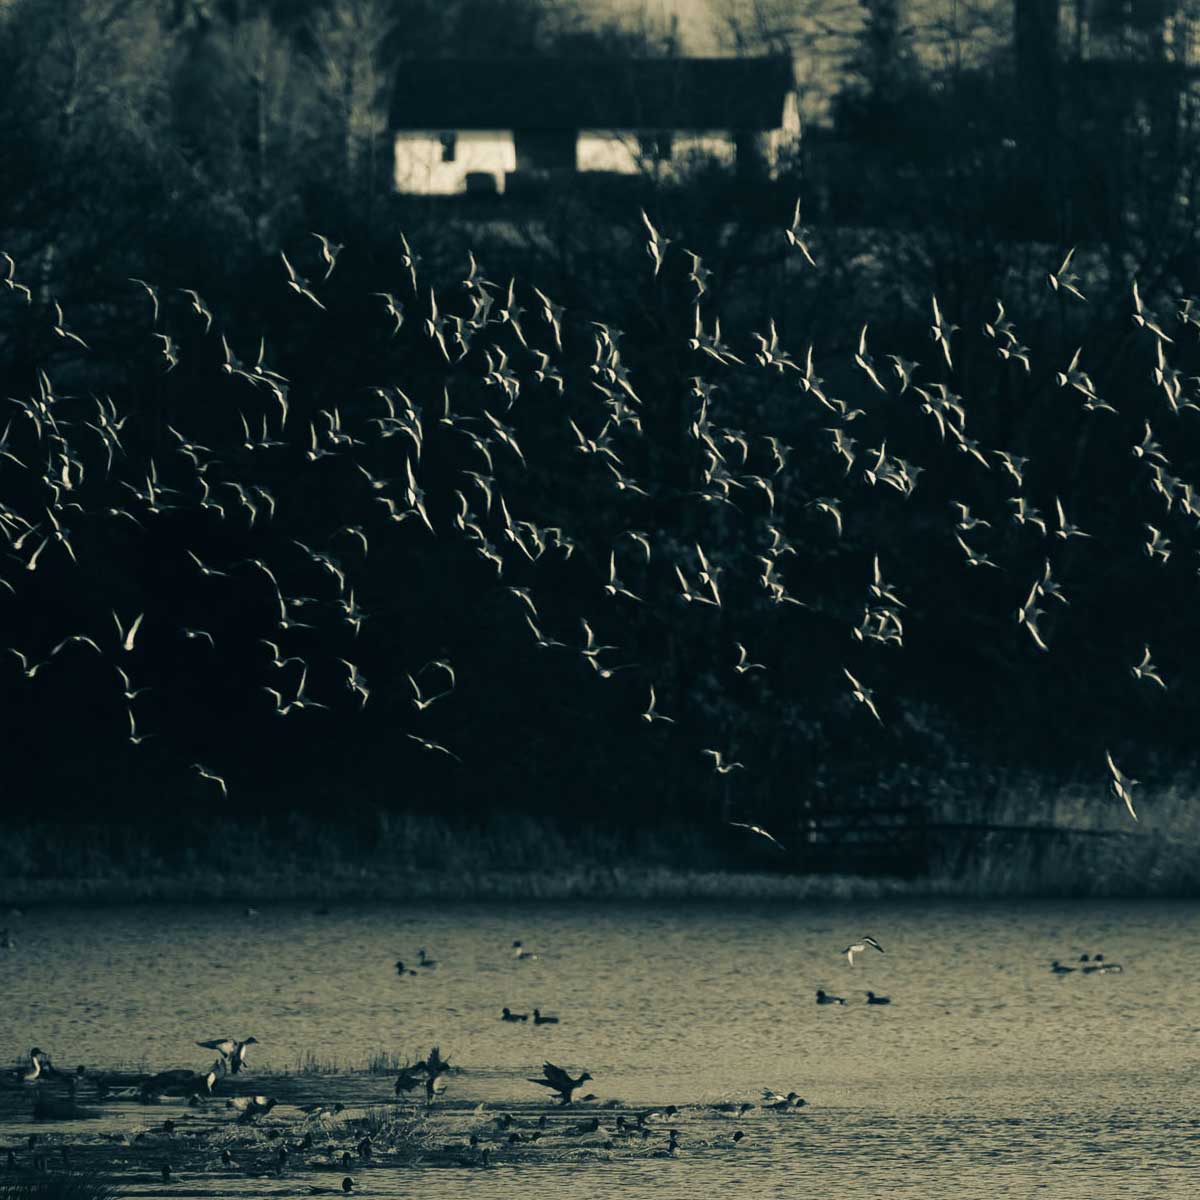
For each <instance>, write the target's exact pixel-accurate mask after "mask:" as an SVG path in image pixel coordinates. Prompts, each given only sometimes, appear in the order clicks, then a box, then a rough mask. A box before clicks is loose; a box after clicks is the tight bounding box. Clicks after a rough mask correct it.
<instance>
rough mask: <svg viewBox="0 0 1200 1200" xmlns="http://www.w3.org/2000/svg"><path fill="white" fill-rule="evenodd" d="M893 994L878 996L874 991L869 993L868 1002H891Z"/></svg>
mask: <svg viewBox="0 0 1200 1200" xmlns="http://www.w3.org/2000/svg"><path fill="white" fill-rule="evenodd" d="M891 1002H892V998H891V996H877V995H876V994H875V993H874V992H868V993H867V1003H868V1004H891Z"/></svg>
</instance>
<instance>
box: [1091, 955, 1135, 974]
mask: <svg viewBox="0 0 1200 1200" xmlns="http://www.w3.org/2000/svg"><path fill="white" fill-rule="evenodd" d="M1124 970H1125V968H1124V967H1123V966H1121V964H1120V963H1110V962H1105V961H1104V956H1103V955H1100V954H1097V955H1096V957H1095V958H1093V959H1092V961H1091V963H1090V964H1089V965H1088V966H1086V967H1084V968H1083V973H1084V974H1085V975H1120V974H1121V972H1122V971H1124Z"/></svg>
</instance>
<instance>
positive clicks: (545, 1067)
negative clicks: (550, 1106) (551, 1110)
mask: <svg viewBox="0 0 1200 1200" xmlns="http://www.w3.org/2000/svg"><path fill="white" fill-rule="evenodd" d="M542 1075H543V1076H544V1078H542V1079H530V1080H529V1082H530V1083H536V1084H538V1085H539V1086H540V1087H544V1088H549V1089H550V1090H551V1091H552V1092H557V1093H558V1095H559V1098H560V1100H561V1102H562V1104H563V1105H564V1106H565V1105H567V1104H570V1103H571V1096H572V1095H573V1093H574V1092H575V1091H577V1090H578V1089H579V1088H581V1087H583V1085H584V1084H585V1083H586V1082H587V1081H588V1080H589V1079H591V1076H590V1075H589V1074H588V1073H587V1072H586V1071H584V1072H583V1074H582V1075H580V1076H579V1078H578V1079H572V1078H571V1076H570V1075H568V1074H567V1072H566V1071H564V1070H563V1069H562V1067H556V1066H555V1065H554V1064H553V1063H552V1062H545V1063H542Z"/></svg>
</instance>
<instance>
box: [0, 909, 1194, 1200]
mask: <svg viewBox="0 0 1200 1200" xmlns="http://www.w3.org/2000/svg"><path fill="white" fill-rule="evenodd" d="M1198 916H1200V906H1197V905H1196V904H1193V903H1187V904H1183V903H1179V904H1164V903H1139V902H1130V903H1124V902H1105V903H1095V902H1071V903H1044V902H1038V903H1021V904H990V903H989V904H961V903H956V904H946V905H936V904H928V903H903V904H897V903H894V902H893V903H889V904H887V905H882V904H881V905H865V904H861V905H857V904H855V905H852V904H838V905H836V906H834V905H830V906H827V907H826V906H819V905H813V904H804V905H799V904H784V905H780V906H777V907H772V906H760V905H755V906H750V905H736V906H729V905H719V904H686V905H684V904H681V905H671V904H657V905H652V906H651V905H638V906H622V905H613V904H605V905H602V906H601V905H595V906H593V905H585V904H570V905H568V904H562V905H554V906H548V905H546V904H543V903H536V904H535V903H530V904H502V905H496V904H492V905H487V906H479V905H451V904H438V905H420V906H414V905H403V906H401V905H380V904H373V905H369V906H350V905H347V906H334V907H332V908H331V909H330V910H329V911H325V912H318V911H316V909H315V907H314V906H312V905H308V906H302V905H286V906H270V907H264V908H263V909H261V910H260V911H259V912H258V913H257V914H256V915H253V916H246V915H244V913H243V910H242V908H241V907H240V906H238V907H228V906H216V905H202V906H178V907H173V906H163V905H155V906H145V907H137V906H122V907H101V908H95V907H85V906H78V907H73V906H56V907H53V908H45V909H33V910H31V911H29V912H28V913H26V914H25V915H24V916H22V917H20V918H13V919H10V920H9V921H8V923H9V924H10V925H11V927H12V929H13V933H14V936H15V938H16V939H17V941H16V945H15V947H14V948H13V949H11V950H8V951H6V952H0V997H2V1004H0V1055H5V1056H7V1057H9V1058H11V1059H12V1060H13V1061H14V1062H15V1061H16V1060H17V1059H18V1058H19V1056H21V1055H22V1054H24V1053H25V1052H27V1050H28V1048H29V1047H30V1046H32V1045H38V1046H40V1047H42V1048H43V1049H45V1050H47V1051H49V1052H50V1053H51V1054H52V1056H53V1059H54V1061H55V1063H56V1065H57V1066H58V1067H60V1068H62V1067H68V1066H71V1067H73V1066H74V1065H75V1064H76V1063H85V1064H88V1065H89V1066H96V1067H105V1068H109V1067H118V1066H121V1065H138V1064H144V1065H145V1066H147V1067H149V1068H152V1069H163V1068H167V1067H177V1066H194V1067H196V1068H200V1067H204V1066H206V1065H207V1063H208V1061H209V1056H208V1052H206V1051H203V1050H199V1049H197V1048H196V1047H195V1045H194V1044H193V1043H194V1042H195V1041H196V1040H197V1039H206V1038H216V1037H224V1036H227V1035H235V1036H239V1037H240V1036H245V1035H247V1034H254V1035H255V1036H256V1037H257V1038H258V1040H259V1043H260V1044H259V1045H257V1046H254V1047H253V1048H252V1050H251V1056H250V1075H249V1076H248V1078H249V1079H250V1080H251V1081H253V1082H254V1086H256V1087H259V1088H260V1089H261V1090H263V1091H266V1092H270V1090H271V1080H270V1079H269V1078H268V1075H269V1074H271V1073H277V1072H283V1071H287V1070H291V1069H295V1068H296V1067H297V1066H298V1064H299V1063H300V1062H301V1061H302V1059H304V1058H305V1056H312V1057H313V1058H315V1059H317V1060H321V1061H324V1062H327V1063H337V1064H340V1065H343V1066H345V1067H346V1068H354V1067H363V1066H365V1064H366V1062H367V1060H368V1059H369V1058H370V1056H371V1055H372V1054H374V1053H376V1052H378V1051H381V1050H386V1051H390V1052H393V1053H399V1054H400V1055H401V1056H402V1057H403V1056H405V1055H411V1056H413V1057H416V1056H417V1055H418V1054H420V1055H424V1054H425V1052H427V1051H428V1049H429V1047H430V1046H432V1045H435V1044H436V1045H439V1046H440V1047H441V1049H442V1052H443V1054H446V1055H448V1056H449V1057H450V1058H451V1060H452V1062H453V1063H454V1064H455V1065H457V1066H459V1067H461V1068H462V1069H463V1073H462V1074H460V1075H455V1076H452V1077H451V1079H450V1082H449V1089H448V1091H447V1094H446V1097H445V1100H444V1102H443V1103H444V1106H445V1108H446V1111H448V1112H449V1111H453V1112H455V1113H457V1114H459V1115H460V1116H461V1117H462V1119H463V1120H468V1121H469V1120H471V1119H474V1120H475V1121H476V1122H481V1121H483V1120H485V1119H486V1118H472V1117H471V1114H470V1109H471V1108H472V1107H473V1106H475V1105H477V1104H479V1103H485V1104H486V1105H487V1106H488V1110H489V1111H488V1115H489V1116H490V1115H493V1114H494V1113H495V1112H496V1111H499V1110H500V1109H504V1108H508V1109H511V1110H512V1111H513V1112H517V1113H518V1114H519V1113H521V1112H524V1111H527V1110H529V1109H530V1108H531V1106H537V1105H539V1104H541V1105H542V1106H544V1103H545V1097H544V1096H543V1095H542V1094H541V1093H540V1092H539V1089H537V1088H535V1087H534V1086H533V1085H532V1084H529V1083H527V1082H525V1079H526V1076H529V1075H536V1074H538V1073H539V1068H540V1064H541V1062H542V1061H543V1059H550V1060H551V1061H553V1062H556V1063H559V1064H561V1065H563V1066H566V1067H568V1068H570V1069H572V1070H573V1071H578V1070H580V1069H586V1070H587V1071H589V1072H590V1073H591V1075H592V1076H593V1077H594V1082H593V1083H591V1084H589V1085H588V1088H589V1089H591V1090H592V1091H594V1092H595V1093H596V1095H597V1096H598V1097H599V1099H600V1101H601V1102H604V1101H607V1100H610V1099H619V1100H620V1101H622V1102H624V1103H626V1104H628V1105H630V1106H640V1107H646V1106H663V1105H667V1104H670V1103H674V1104H676V1105H679V1106H680V1107H681V1109H682V1111H681V1112H680V1114H678V1116H677V1117H674V1118H672V1119H671V1121H670V1122H669V1124H671V1125H674V1127H676V1128H678V1129H679V1130H680V1132H681V1134H682V1138H681V1151H682V1152H681V1154H680V1155H679V1156H678V1157H677V1158H663V1159H655V1158H645V1157H640V1158H636V1159H631V1158H622V1157H621V1156H620V1155H615V1156H611V1157H606V1156H605V1155H604V1154H603V1153H599V1152H598V1153H597V1154H596V1155H595V1156H594V1160H591V1161H588V1162H587V1163H586V1164H581V1163H580V1162H579V1161H578V1159H577V1157H576V1158H573V1157H570V1156H567V1155H563V1156H562V1157H561V1159H556V1158H555V1157H554V1156H552V1155H551V1156H548V1157H546V1158H545V1159H544V1160H539V1161H537V1162H535V1163H528V1164H523V1165H519V1166H518V1165H513V1164H505V1162H504V1161H503V1157H504V1156H503V1147H498V1151H497V1160H498V1165H497V1168H496V1169H495V1170H494V1171H492V1172H489V1173H487V1174H484V1173H481V1172H478V1171H467V1170H465V1169H463V1170H459V1169H451V1170H441V1171H433V1170H422V1169H421V1168H409V1169H408V1170H407V1171H405V1172H398V1171H396V1172H390V1173H389V1172H387V1171H385V1170H378V1169H377V1170H371V1171H370V1172H367V1173H361V1174H359V1173H356V1178H357V1179H358V1180H359V1184H360V1187H359V1189H358V1190H359V1191H360V1192H361V1194H363V1195H372V1196H402V1195H410V1194H413V1193H414V1192H415V1191H416V1190H419V1191H420V1192H421V1194H422V1195H423V1196H425V1197H428V1198H430V1200H442V1198H443V1197H447V1198H448V1197H452V1196H453V1197H457V1196H460V1195H462V1194H463V1190H464V1175H469V1177H470V1185H469V1186H470V1188H471V1189H472V1190H473V1191H478V1192H486V1193H487V1194H489V1195H490V1194H493V1193H495V1194H497V1195H521V1196H547V1197H549V1196H551V1195H553V1196H555V1197H556V1198H558V1200H571V1198H572V1197H580V1198H581V1200H582V1198H584V1197H586V1198H587V1200H597V1198H605V1197H609V1196H614V1197H615V1196H618V1195H619V1196H621V1197H642V1196H652V1195H653V1196H656V1197H658V1196H664V1195H665V1196H685V1195H687V1196H690V1195H707V1194H711V1193H713V1192H715V1191H717V1190H718V1189H721V1190H726V1191H732V1192H734V1193H735V1194H738V1195H751V1194H754V1195H762V1194H764V1193H765V1194H767V1195H771V1196H775V1195H779V1196H808V1195H811V1196H818V1195H837V1196H838V1197H840V1198H846V1197H879V1196H884V1195H886V1196H888V1197H920V1198H922V1200H924V1198H929V1200H936V1198H939V1197H954V1198H955V1200H968V1198H975V1197H979V1198H980V1200H983V1198H985V1197H986V1198H987V1200H992V1198H994V1197H999V1196H1014V1197H1017V1196H1022V1197H1023V1196H1030V1195H1033V1194H1034V1193H1036V1192H1039V1191H1047V1192H1049V1193H1052V1194H1055V1195H1057V1196H1064V1197H1075V1196H1078V1197H1085V1196H1086V1197H1088V1198H1089V1200H1092V1198H1094V1197H1096V1196H1097V1195H1102V1196H1103V1195H1108V1194H1111V1193H1113V1192H1115V1191H1116V1189H1118V1188H1120V1189H1122V1190H1123V1191H1124V1192H1125V1193H1127V1194H1131V1195H1149V1194H1153V1195H1155V1196H1158V1197H1164V1196H1170V1197H1173V1196H1180V1197H1183V1196H1189V1197H1190V1196H1194V1195H1197V1194H1200V1184H1198V1183H1197V1180H1198V1179H1200V1072H1198V1071H1197V1069H1196V1068H1197V1059H1198V1058H1200V1006H1198V1004H1197V987H1198V986H1200V925H1198V923H1197V918H1198ZM862 934H872V935H873V936H874V937H876V938H877V939H878V940H879V941H880V943H881V944H882V945H883V946H884V948H885V950H886V953H885V954H879V953H876V952H874V951H868V952H867V953H866V954H865V955H863V956H861V957H860V958H859V960H858V963H857V965H856V966H854V967H853V968H851V967H850V966H849V965H848V964H847V962H846V960H845V958H844V957H842V956H841V954H840V951H841V950H842V949H843V947H845V946H846V945H847V944H848V943H850V942H852V941H855V940H857V939H858V938H859V937H860V936H861V935H862ZM516 938H520V939H522V940H523V941H524V943H525V945H526V946H527V947H529V948H530V949H533V950H536V951H537V952H538V953H539V954H540V955H541V958H540V959H539V960H538V961H536V962H518V961H516V960H515V959H514V958H513V956H512V951H511V948H510V947H511V943H512V941H513V940H514V939H516ZM419 947H426V948H427V949H428V951H429V954H430V955H431V956H432V957H434V958H436V959H437V960H438V963H439V965H438V967H437V968H436V969H434V970H432V971H420V973H419V977H417V978H410V977H404V978H398V977H397V975H396V973H395V970H394V967H393V965H392V964H393V963H394V961H395V960H396V959H397V958H403V959H404V960H406V961H408V962H413V963H414V964H415V961H416V958H417V950H418V948H419ZM1097 952H1102V953H1103V954H1104V955H1105V957H1106V958H1107V959H1108V960H1110V961H1116V962H1120V963H1121V964H1123V966H1124V972H1123V973H1122V974H1119V975H1117V974H1114V975H1091V976H1084V975H1082V974H1081V973H1079V972H1076V973H1074V974H1071V975H1067V976H1063V977H1060V976H1056V975H1054V974H1052V973H1051V972H1050V970H1049V964H1050V961H1051V959H1054V958H1058V959H1061V960H1063V961H1065V962H1073V961H1075V960H1077V959H1078V958H1079V956H1080V955H1081V954H1084V953H1088V954H1095V953H1097ZM818 987H821V988H824V989H825V990H827V991H829V992H833V993H836V994H838V995H841V996H844V997H846V999H847V1000H848V1001H849V1003H848V1005H847V1006H846V1007H844V1008H842V1007H838V1006H818V1005H817V1004H816V1003H815V1002H814V991H815V989H816V988H818ZM868 988H870V989H872V990H874V991H876V992H879V993H885V994H887V995H890V996H891V998H892V1003H891V1005H889V1006H887V1007H878V1006H877V1007H872V1006H868V1005H867V1004H866V1003H865V997H864V991H865V989H868ZM504 1005H508V1006H510V1007H511V1008H513V1009H514V1010H515V1011H518V1012H526V1011H529V1010H531V1009H532V1008H533V1007H534V1006H538V1007H540V1008H541V1009H542V1010H543V1011H546V1012H552V1013H555V1014H557V1015H559V1016H560V1017H561V1024H559V1025H557V1026H543V1027H540V1028H534V1027H533V1026H532V1025H531V1024H530V1025H523V1024H518V1025H512V1024H505V1023H503V1022H501V1021H500V1020H499V1014H500V1009H501V1007H502V1006H504ZM355 1078H356V1080H357V1082H356V1085H355V1086H357V1087H359V1088H360V1089H361V1091H362V1098H363V1102H364V1103H365V1102H366V1101H368V1100H372V1101H375V1100H377V1101H383V1100H385V1099H390V1097H391V1094H392V1093H391V1087H390V1082H391V1081H390V1079H389V1078H387V1077H383V1076H381V1077H370V1076H362V1075H360V1076H357V1077H355ZM240 1079H241V1077H239V1080H240ZM311 1086H312V1088H313V1089H314V1094H318V1095H319V1094H321V1092H320V1089H321V1087H322V1086H327V1087H330V1088H331V1087H333V1084H332V1083H329V1084H327V1085H323V1084H322V1080H321V1078H320V1077H313V1079H312V1082H311ZM339 1086H340V1085H339ZM763 1087H771V1088H776V1089H779V1090H781V1091H783V1092H787V1091H789V1090H795V1091H796V1092H798V1093H800V1095H802V1096H803V1097H805V1098H806V1099H807V1100H808V1107H807V1108H805V1109H804V1110H802V1111H801V1112H799V1113H796V1114H795V1115H788V1116H779V1115H776V1114H768V1113H766V1112H763V1111H761V1110H756V1111H755V1112H753V1113H750V1114H748V1115H747V1116H745V1117H744V1118H739V1119H737V1120H736V1121H735V1120H734V1119H732V1118H730V1117H721V1116H717V1115H716V1114H714V1113H713V1112H711V1111H710V1110H708V1109H707V1108H706V1107H704V1106H706V1105H709V1104H712V1103H714V1102H718V1101H724V1100H751V1101H757V1100H758V1099H759V1094H760V1091H761V1089H762V1088H763ZM29 1090H30V1089H29V1088H28V1087H26V1089H25V1090H24V1093H21V1089H20V1088H19V1087H17V1086H16V1085H15V1084H10V1085H9V1086H8V1087H7V1088H6V1089H5V1095H7V1096H8V1097H9V1103H8V1105H7V1107H6V1108H4V1109H3V1112H4V1114H5V1115H6V1117H7V1122H6V1124H5V1126H3V1127H0V1147H4V1146H8V1145H20V1144H21V1139H22V1138H23V1137H24V1135H25V1134H26V1132H27V1131H28V1130H29V1129H32V1128H34V1127H33V1126H31V1125H29V1124H28V1116H27V1105H25V1101H24V1096H27V1095H28V1092H29ZM14 1093H21V1099H20V1105H19V1106H16V1107H15V1105H16V1101H13V1100H12V1099H11V1097H12V1095H13V1094H14ZM330 1094H332V1093H330ZM128 1107H129V1106H127V1108H128ZM133 1107H134V1109H135V1110H137V1111H134V1112H133V1113H132V1114H130V1113H126V1114H125V1115H124V1116H123V1117H121V1118H119V1119H120V1120H124V1121H126V1122H127V1123H129V1122H132V1123H133V1125H134V1127H138V1128H146V1127H148V1126H149V1124H150V1123H151V1121H150V1118H148V1117H147V1115H146V1110H142V1109H141V1108H140V1106H133ZM617 1111H620V1110H617ZM571 1115H572V1117H573V1118H574V1116H575V1114H571ZM586 1115H588V1114H587V1113H586V1112H585V1111H583V1110H581V1111H580V1113H579V1117H580V1118H581V1117H583V1116H586ZM608 1115H609V1116H611V1114H608ZM153 1117H154V1119H156V1120H161V1114H160V1113H154V1114H153ZM113 1119H114V1120H117V1119H118V1118H116V1117H114V1118H113ZM606 1119H607V1118H606ZM139 1122H140V1125H139V1124H138V1123H139ZM43 1128H44V1127H43ZM665 1128H666V1126H665V1125H664V1126H663V1129H664V1133H663V1135H662V1138H663V1144H665ZM735 1128H740V1129H742V1130H743V1131H744V1132H745V1133H746V1135H747V1136H746V1138H745V1139H744V1140H743V1141H742V1142H741V1143H740V1144H737V1145H735V1144H734V1143H733V1142H732V1140H731V1137H730V1135H731V1133H732V1131H733V1130H734V1129H735ZM70 1134H71V1130H70V1129H68V1130H66V1132H59V1131H54V1133H53V1136H57V1137H58V1138H59V1139H60V1140H61V1139H62V1138H65V1137H69V1136H70ZM48 1136H50V1135H48ZM415 1172H420V1179H419V1185H418V1180H417V1178H416V1177H415ZM310 1182H311V1179H310V1178H300V1179H297V1180H289V1179H286V1178H285V1179H283V1180H274V1179H270V1180H268V1179H261V1180H258V1181H256V1182H254V1183H253V1184H248V1183H246V1182H245V1181H243V1180H238V1181H227V1180H226V1181H213V1182H211V1183H209V1182H207V1181H206V1177H204V1176H203V1175H201V1176H197V1177H196V1178H194V1179H190V1180H188V1185H189V1188H190V1190H188V1191H187V1192H184V1193H181V1192H180V1190H179V1189H177V1188H176V1189H174V1190H172V1189H171V1188H164V1187H163V1186H162V1185H160V1184H155V1183H154V1182H153V1180H152V1179H151V1178H149V1177H148V1176H145V1172H142V1174H141V1175H137V1174H136V1173H132V1174H130V1175H129V1177H128V1181H127V1186H128V1190H129V1192H130V1194H140V1195H152V1194H153V1195H157V1194H172V1195H179V1194H191V1195H214V1196H216V1195H264V1196H265V1195H272V1196H274V1195H279V1196H284V1195H305V1194H307V1185H308V1183H310ZM321 1182H322V1183H325V1184H327V1183H328V1179H323V1180H322V1181H321ZM334 1182H335V1183H336V1182H337V1181H336V1180H335V1181H334ZM247 1188H249V1189H250V1190H247Z"/></svg>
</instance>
